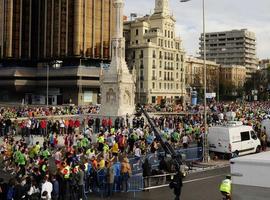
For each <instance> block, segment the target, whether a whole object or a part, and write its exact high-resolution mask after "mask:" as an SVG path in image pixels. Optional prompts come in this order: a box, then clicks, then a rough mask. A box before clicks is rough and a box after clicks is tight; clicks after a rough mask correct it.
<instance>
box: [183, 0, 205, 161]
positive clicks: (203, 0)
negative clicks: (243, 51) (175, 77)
mask: <svg viewBox="0 0 270 200" xmlns="http://www.w3.org/2000/svg"><path fill="white" fill-rule="evenodd" d="M188 1H191V0H180V2H188ZM202 10H203V69H204V137H203V161H204V162H208V157H209V151H208V140H207V101H206V38H205V35H206V34H205V0H202Z"/></svg>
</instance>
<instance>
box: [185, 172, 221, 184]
mask: <svg viewBox="0 0 270 200" xmlns="http://www.w3.org/2000/svg"><path fill="white" fill-rule="evenodd" d="M225 175H226V174H219V175H215V176H208V177H204V178H197V179H192V180H188V181H183V183H192V182H196V181H203V180H207V179H212V178H216V177H220V176H225Z"/></svg>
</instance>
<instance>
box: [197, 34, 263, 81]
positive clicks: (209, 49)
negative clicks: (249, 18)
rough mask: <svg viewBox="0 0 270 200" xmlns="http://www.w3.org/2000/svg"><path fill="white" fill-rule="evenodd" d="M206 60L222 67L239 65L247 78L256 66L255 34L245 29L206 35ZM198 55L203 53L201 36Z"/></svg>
mask: <svg viewBox="0 0 270 200" xmlns="http://www.w3.org/2000/svg"><path fill="white" fill-rule="evenodd" d="M205 37H206V38H205V39H206V57H207V60H213V61H216V62H217V63H218V64H222V65H241V66H245V67H246V68H247V76H248V77H250V75H251V73H253V72H255V71H256V69H257V66H258V59H257V57H256V37H255V33H253V32H250V31H248V30H247V29H241V30H231V31H223V32H212V33H206V36H205ZM200 54H201V57H203V55H204V51H203V34H202V35H201V37H200Z"/></svg>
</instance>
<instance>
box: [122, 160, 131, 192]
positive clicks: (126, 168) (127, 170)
mask: <svg viewBox="0 0 270 200" xmlns="http://www.w3.org/2000/svg"><path fill="white" fill-rule="evenodd" d="M121 176H122V191H125V192H127V191H128V179H129V177H130V176H131V166H130V164H129V160H128V158H127V157H125V158H124V159H123V161H122V163H121Z"/></svg>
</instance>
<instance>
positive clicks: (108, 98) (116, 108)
mask: <svg viewBox="0 0 270 200" xmlns="http://www.w3.org/2000/svg"><path fill="white" fill-rule="evenodd" d="M113 6H114V9H115V13H116V14H115V23H116V28H115V31H114V34H113V38H112V44H111V46H112V60H111V64H110V67H109V69H107V70H103V72H102V75H101V78H100V80H101V111H100V113H101V114H102V115H106V116H113V117H116V116H125V115H126V114H127V113H128V114H129V115H131V114H133V113H134V111H135V101H134V100H135V80H136V78H135V77H134V76H133V75H132V74H131V73H130V72H129V70H128V67H127V64H126V61H125V53H124V52H125V39H124V37H123V8H124V0H114V3H113Z"/></svg>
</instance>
